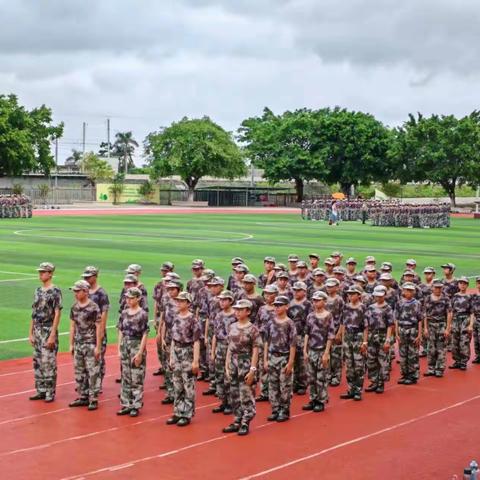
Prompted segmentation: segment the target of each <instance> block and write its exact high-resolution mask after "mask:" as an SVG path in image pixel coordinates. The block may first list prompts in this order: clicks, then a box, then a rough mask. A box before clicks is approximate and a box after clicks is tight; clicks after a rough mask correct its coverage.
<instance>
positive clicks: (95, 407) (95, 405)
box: [88, 400, 98, 411]
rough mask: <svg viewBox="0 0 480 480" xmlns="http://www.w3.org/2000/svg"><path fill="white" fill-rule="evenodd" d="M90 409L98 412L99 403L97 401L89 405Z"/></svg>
mask: <svg viewBox="0 0 480 480" xmlns="http://www.w3.org/2000/svg"><path fill="white" fill-rule="evenodd" d="M88 409H89V410H90V411H93V410H97V409H98V402H97V401H96V400H93V401H92V402H90V403H89V404H88Z"/></svg>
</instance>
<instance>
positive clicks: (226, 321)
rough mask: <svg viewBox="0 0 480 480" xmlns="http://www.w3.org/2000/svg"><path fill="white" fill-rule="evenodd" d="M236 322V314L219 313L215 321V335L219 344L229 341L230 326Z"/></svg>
mask: <svg viewBox="0 0 480 480" xmlns="http://www.w3.org/2000/svg"><path fill="white" fill-rule="evenodd" d="M236 321H237V319H236V317H235V312H232V313H230V314H228V313H225V312H224V311H223V310H221V311H220V312H219V313H217V315H216V316H215V318H214V320H213V333H214V335H215V337H216V339H217V342H222V343H224V342H226V341H227V337H228V330H229V329H230V325H232V323H235V322H236Z"/></svg>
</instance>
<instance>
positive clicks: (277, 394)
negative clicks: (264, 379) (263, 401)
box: [268, 353, 293, 412]
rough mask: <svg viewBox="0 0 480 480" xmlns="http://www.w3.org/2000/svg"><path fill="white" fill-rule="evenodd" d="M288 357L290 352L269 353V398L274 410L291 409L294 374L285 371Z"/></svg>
mask: <svg viewBox="0 0 480 480" xmlns="http://www.w3.org/2000/svg"><path fill="white" fill-rule="evenodd" d="M288 359H289V354H288V353H286V354H284V355H275V354H271V353H270V354H269V355H268V398H269V400H270V404H271V405H272V411H273V412H280V411H281V410H283V411H285V412H289V411H290V403H291V401H292V383H293V374H290V375H287V374H286V373H285V367H286V366H287V363H288Z"/></svg>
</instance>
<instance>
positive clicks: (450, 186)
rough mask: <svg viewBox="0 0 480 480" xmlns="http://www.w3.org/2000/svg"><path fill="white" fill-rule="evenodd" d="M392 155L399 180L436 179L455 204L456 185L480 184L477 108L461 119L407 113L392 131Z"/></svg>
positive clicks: (479, 118) (479, 140)
mask: <svg viewBox="0 0 480 480" xmlns="http://www.w3.org/2000/svg"><path fill="white" fill-rule="evenodd" d="M391 155H392V158H393V159H394V160H395V161H396V163H397V165H398V166H399V168H398V171H397V177H398V178H399V179H400V180H402V181H403V182H408V181H416V182H432V183H437V184H439V185H441V186H442V187H443V189H444V190H445V191H446V192H447V195H448V196H449V198H450V201H451V202H452V204H453V205H455V204H456V188H457V187H458V186H461V185H464V184H466V183H469V184H472V185H478V184H480V112H478V111H474V112H472V113H471V114H470V115H467V116H465V117H463V118H460V119H458V118H456V117H455V116H453V115H447V116H444V115H442V116H439V115H432V116H431V117H428V118H427V117H424V116H423V115H421V114H418V115H417V116H416V117H415V116H414V115H409V119H408V120H407V121H406V122H405V123H404V124H403V126H402V127H400V128H397V129H396V131H395V142H394V143H393V145H392V149H391Z"/></svg>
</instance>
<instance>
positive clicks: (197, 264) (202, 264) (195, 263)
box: [192, 258, 205, 268]
mask: <svg viewBox="0 0 480 480" xmlns="http://www.w3.org/2000/svg"><path fill="white" fill-rule="evenodd" d="M204 267H205V262H204V261H203V260H202V259H201V258H196V259H195V260H192V268H204Z"/></svg>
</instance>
